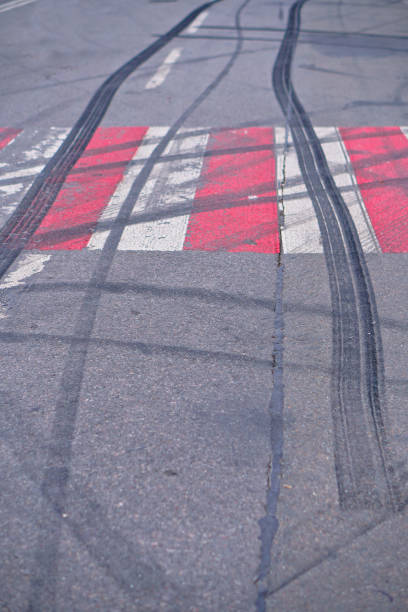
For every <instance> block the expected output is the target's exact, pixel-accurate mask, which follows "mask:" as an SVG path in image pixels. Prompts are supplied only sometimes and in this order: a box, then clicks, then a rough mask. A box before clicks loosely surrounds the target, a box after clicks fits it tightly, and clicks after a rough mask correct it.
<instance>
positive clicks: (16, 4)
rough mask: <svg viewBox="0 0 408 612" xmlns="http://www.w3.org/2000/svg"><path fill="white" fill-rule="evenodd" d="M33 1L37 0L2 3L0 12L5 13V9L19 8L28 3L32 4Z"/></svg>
mask: <svg viewBox="0 0 408 612" xmlns="http://www.w3.org/2000/svg"><path fill="white" fill-rule="evenodd" d="M33 2H35V0H12V2H7V3H6V4H0V13H4V12H5V11H11V10H12V9H16V8H19V7H20V6H25V5H26V4H32V3H33Z"/></svg>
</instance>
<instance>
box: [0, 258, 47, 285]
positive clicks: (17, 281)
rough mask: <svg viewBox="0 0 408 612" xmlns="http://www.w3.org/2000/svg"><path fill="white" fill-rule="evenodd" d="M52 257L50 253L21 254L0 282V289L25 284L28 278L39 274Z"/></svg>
mask: <svg viewBox="0 0 408 612" xmlns="http://www.w3.org/2000/svg"><path fill="white" fill-rule="evenodd" d="M50 259H51V254H48V253H28V252H27V253H25V254H24V255H22V256H20V257H19V258H18V259H17V261H16V263H15V264H14V266H13V269H12V270H11V271H10V272H8V274H7V275H6V276H5V277H4V279H3V280H2V281H1V283H0V289H10V288H11V287H17V286H18V285H22V284H24V283H25V282H26V281H27V279H28V278H30V277H31V276H33V275H34V274H38V273H39V272H41V270H42V269H43V268H44V265H45V264H46V263H47V261H49V260H50Z"/></svg>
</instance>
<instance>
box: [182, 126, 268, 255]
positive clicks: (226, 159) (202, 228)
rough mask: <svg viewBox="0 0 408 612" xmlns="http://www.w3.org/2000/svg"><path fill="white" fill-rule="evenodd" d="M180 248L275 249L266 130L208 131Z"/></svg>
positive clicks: (260, 128) (219, 249)
mask: <svg viewBox="0 0 408 612" xmlns="http://www.w3.org/2000/svg"><path fill="white" fill-rule="evenodd" d="M184 249H185V250H192V249H194V250H197V249H198V250H204V251H232V252H234V251H250V252H254V253H277V252H279V231H278V214H277V202H276V186H275V161H274V154H273V129H272V128H263V127H256V128H242V129H238V130H221V131H216V132H213V133H212V134H211V136H210V140H209V144H208V150H207V157H206V160H205V163H204V167H203V172H202V175H201V179H200V187H199V189H198V190H197V193H196V197H195V200H194V208H193V212H192V214H191V217H190V220H189V224H188V230H187V235H186V240H185V243H184Z"/></svg>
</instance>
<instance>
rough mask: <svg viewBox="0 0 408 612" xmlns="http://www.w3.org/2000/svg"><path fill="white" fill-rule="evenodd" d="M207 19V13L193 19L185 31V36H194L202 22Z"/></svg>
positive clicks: (204, 12)
mask: <svg viewBox="0 0 408 612" xmlns="http://www.w3.org/2000/svg"><path fill="white" fill-rule="evenodd" d="M207 17H208V11H203V12H202V13H200V14H199V15H198V17H196V18H195V19H194V21H193V22H192V23H191V24H190V25H189V27H188V28H187V30H186V34H196V33H197V31H198V29H199V28H200V27H201V26H202V25H203V23H204V21H205V20H206V19H207Z"/></svg>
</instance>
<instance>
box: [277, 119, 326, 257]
mask: <svg viewBox="0 0 408 612" xmlns="http://www.w3.org/2000/svg"><path fill="white" fill-rule="evenodd" d="M285 139H286V130H285V128H276V129H275V143H276V158H277V159H276V166H277V167H276V175H277V181H278V186H279V205H280V206H282V203H281V202H280V199H281V195H282V191H281V182H282V180H283V183H284V184H283V209H282V210H281V214H282V217H283V225H282V227H281V235H282V250H283V252H284V253H323V246H322V242H321V239H320V230H319V224H318V222H317V218H316V214H315V210H314V206H313V203H312V201H311V199H310V197H309V194H308V192H307V189H306V185H305V183H304V181H303V177H302V173H301V171H300V167H299V163H298V158H297V154H296V150H295V147H294V146H293V142H292V137H291V136H290V134H288V142H287V145H285ZM285 149H286V151H285ZM285 152H286V154H285Z"/></svg>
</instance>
